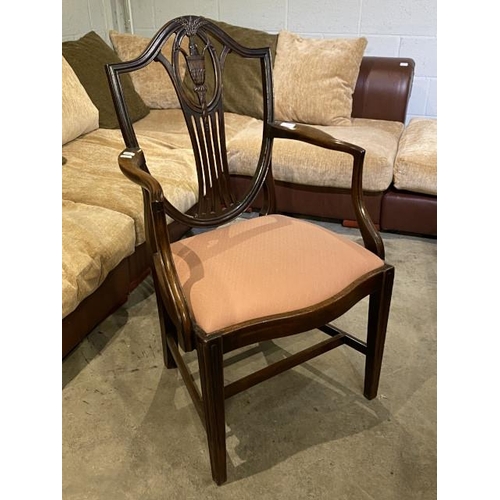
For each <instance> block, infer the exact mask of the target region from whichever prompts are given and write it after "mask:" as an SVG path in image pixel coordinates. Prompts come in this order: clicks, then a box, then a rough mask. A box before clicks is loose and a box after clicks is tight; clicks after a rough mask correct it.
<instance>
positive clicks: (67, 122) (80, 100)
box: [62, 57, 99, 145]
mask: <svg viewBox="0 0 500 500" xmlns="http://www.w3.org/2000/svg"><path fill="white" fill-rule="evenodd" d="M98 127H99V111H98V110H97V108H96V107H95V106H94V103H93V102H92V101H91V99H90V97H89V96H88V94H87V92H86V91H85V89H84V88H83V85H82V84H81V83H80V80H78V77H77V76H76V74H75V72H74V71H73V69H72V68H71V66H70V65H69V64H68V61H66V59H64V57H63V58H62V143H63V145H64V144H66V143H67V142H69V141H72V140H73V139H76V138H77V137H78V136H80V135H82V134H86V133H87V132H92V130H95V129H96V128H98Z"/></svg>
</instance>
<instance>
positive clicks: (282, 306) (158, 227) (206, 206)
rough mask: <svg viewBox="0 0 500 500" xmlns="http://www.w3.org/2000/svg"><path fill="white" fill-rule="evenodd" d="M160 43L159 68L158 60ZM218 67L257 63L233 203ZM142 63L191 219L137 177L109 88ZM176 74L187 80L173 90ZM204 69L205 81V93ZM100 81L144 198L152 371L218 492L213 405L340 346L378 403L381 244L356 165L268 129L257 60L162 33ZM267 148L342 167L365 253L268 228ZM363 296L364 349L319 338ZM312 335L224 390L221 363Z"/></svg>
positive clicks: (218, 415) (355, 153)
mask: <svg viewBox="0 0 500 500" xmlns="http://www.w3.org/2000/svg"><path fill="white" fill-rule="evenodd" d="M186 37H187V39H188V41H189V49H188V50H186V49H185V48H184V47H186V44H185V43H184V44H183V40H185V38H186ZM169 39H173V44H172V49H171V58H167V57H165V55H164V54H163V53H162V51H161V50H162V48H163V46H164V45H165V43H166V42H167V40H169ZM214 40H215V41H216V42H217V44H214V43H213V41H214ZM215 45H217V46H218V47H221V48H220V49H219V50H217V49H216V48H215ZM229 53H235V54H238V55H239V56H241V57H243V58H251V59H257V60H258V61H260V67H261V71H262V84H263V104H264V117H263V136H262V147H261V152H260V158H259V161H258V165H257V166H256V170H255V174H254V176H253V182H252V185H251V187H250V188H249V189H248V191H247V193H246V194H245V195H244V196H243V197H241V198H240V199H237V198H236V197H235V196H234V194H233V192H232V190H231V180H230V177H229V172H228V162H227V154H226V143H225V136H224V112H223V104H222V93H223V85H222V74H223V71H224V63H225V61H226V56H227V55H228V54H229ZM153 61H159V62H160V63H161V64H162V65H163V67H164V68H165V70H166V71H167V73H168V74H169V76H170V78H171V81H172V83H173V85H174V87H175V90H176V93H177V95H178V98H179V101H180V106H181V109H182V111H183V113H184V117H185V121H186V125H187V128H188V131H189V134H190V137H191V142H192V147H193V151H194V157H195V161H196V168H197V173H198V184H199V193H198V203H197V205H196V206H195V207H194V209H192V210H191V211H189V212H187V213H182V212H180V211H179V210H177V209H176V208H175V207H174V206H173V205H172V204H171V203H170V202H169V201H168V200H167V199H166V198H165V196H164V191H163V189H162V186H161V185H160V183H159V182H158V181H157V179H156V178H155V177H153V176H152V175H151V174H150V172H149V169H148V167H147V162H146V154H147V151H146V152H145V151H143V150H142V149H141V147H140V145H139V143H138V141H137V137H136V135H135V132H134V129H133V125H132V122H131V120H130V118H129V116H128V113H127V107H126V102H125V99H124V95H123V93H122V88H121V85H120V75H122V74H126V73H129V72H131V71H135V70H139V69H141V68H144V67H145V66H146V65H148V64H150V63H151V62H153ZM181 61H182V63H183V64H185V65H186V67H187V72H188V73H189V77H190V78H189V77H188V78H187V79H186V78H183V77H182V76H181V72H180V70H179V66H180V64H181ZM207 65H210V66H211V67H212V68H213V69H212V70H211V72H212V73H211V74H212V76H213V81H212V83H211V84H210V85H207V83H206V81H205V77H206V74H207V71H206V66H207ZM106 69H107V74H108V79H109V84H110V88H111V92H112V96H113V99H114V103H115V107H116V112H117V115H118V118H119V122H120V127H121V131H122V134H123V139H124V142H125V146H126V149H124V151H123V152H122V153H121V154H120V155H119V158H118V163H119V167H120V169H121V170H122V172H123V173H124V175H125V176H127V177H128V178H129V179H130V180H131V181H133V182H135V183H137V184H138V185H139V186H141V188H142V192H143V200H144V217H145V225H146V233H147V234H146V237H147V242H148V246H149V249H150V256H151V265H152V273H153V278H154V284H155V292H156V298H157V304H158V313H159V319H160V325H161V336H162V344H163V349H164V360H165V365H166V367H167V368H175V367H177V368H178V369H179V371H180V373H181V375H182V378H183V380H184V382H185V384H186V386H187V389H188V391H189V393H190V395H191V397H192V400H193V403H194V406H195V408H196V410H197V412H198V413H199V415H200V417H201V421H202V423H203V425H204V427H205V429H206V433H207V438H208V447H209V452H210V463H211V468H212V477H213V479H214V481H215V482H216V483H217V484H219V485H220V484H222V483H223V482H225V481H226V479H227V472H226V435H225V416H224V404H225V403H224V401H225V399H226V398H230V397H231V396H233V395H235V394H237V393H239V392H241V391H243V390H245V389H247V388H249V387H251V386H253V385H254V384H257V383H259V382H261V381H263V380H265V379H267V378H269V377H271V376H273V375H276V374H278V373H281V372H283V371H285V370H287V369H289V368H292V367H294V366H296V365H298V364H300V363H303V362H305V361H307V360H309V359H311V358H313V357H315V356H318V355H319V354H322V353H325V352H327V351H329V350H331V349H333V348H336V347H338V346H341V345H347V346H349V347H351V348H354V349H355V350H356V351H359V352H360V353H361V354H364V355H365V356H366V364H365V381H364V396H365V397H366V398H368V399H373V398H375V396H376V395H377V390H378V385H379V378H380V371H381V364H382V355H383V350H384V342H385V336H386V328H387V321H388V315H389V307H390V300H391V294H392V284H393V276H394V268H393V267H392V266H391V265H389V264H387V263H385V262H384V245H383V242H382V239H381V237H380V235H379V233H378V232H377V230H376V228H375V226H374V224H373V223H372V221H371V219H370V218H369V215H368V214H367V211H366V209H365V207H364V203H363V193H362V182H361V181H362V174H363V159H364V154H365V151H364V150H363V149H362V148H360V147H358V146H355V145H352V144H348V143H345V142H342V141H339V140H337V139H335V138H333V137H331V136H330V135H328V134H326V133H323V132H320V131H319V130H317V129H314V128H312V127H307V126H304V125H299V124H294V123H283V122H277V121H275V120H274V112H273V84H272V65H271V55H270V50H269V49H268V48H260V49H249V48H245V47H243V46H241V45H240V44H238V43H237V42H236V41H235V40H234V39H232V38H230V37H229V36H228V35H227V34H225V32H223V31H222V30H221V29H220V28H219V27H217V26H216V25H215V24H213V23H211V22H210V21H209V20H207V19H204V18H201V17H194V16H186V17H179V18H176V19H174V20H172V21H170V22H168V23H167V24H165V25H164V26H163V27H162V28H161V29H160V30H159V31H158V33H157V34H156V35H155V36H154V37H153V38H152V40H151V42H150V43H149V45H148V47H147V48H146V49H145V51H144V52H143V53H142V54H141V55H140V56H139V57H137V58H136V59H134V60H132V61H128V62H123V63H117V64H111V65H108V66H107V68H106ZM186 82H187V83H186ZM188 85H190V87H191V88H187V86H188ZM276 138H280V139H289V140H300V141H305V142H307V143H311V144H314V145H317V146H318V147H324V148H329V149H332V150H336V151H341V152H343V153H345V154H346V155H350V156H351V157H352V161H353V170H352V202H353V206H354V209H355V213H356V217H357V222H358V225H359V228H360V232H361V235H362V238H363V242H364V247H363V246H361V245H359V244H357V243H355V242H353V241H351V240H348V239H347V238H345V237H343V236H340V235H337V234H335V233H334V232H331V231H329V230H327V229H325V228H322V227H320V226H318V225H316V224H313V223H309V222H306V221H303V220H299V219H296V218H292V217H289V216H285V215H276V214H274V207H275V200H274V184H273V177H272V168H271V158H272V149H273V141H274V139H276ZM168 154H169V153H168V151H165V155H166V157H168ZM260 191H262V192H263V193H264V198H265V207H264V208H263V209H262V210H261V212H260V214H259V216H258V217H254V218H250V219H245V218H241V217H240V216H241V215H242V214H243V213H244V212H245V211H246V210H247V209H248V208H249V207H250V206H251V204H252V202H253V200H254V199H255V197H256V196H257V194H258V193H259V192H260ZM167 216H169V217H171V218H172V219H173V220H177V221H179V222H180V223H183V224H185V225H188V226H190V227H193V228H213V229H211V230H209V231H203V232H198V233H197V234H195V235H194V236H191V237H188V238H185V239H181V240H179V241H177V242H173V243H171V242H170V240H169V233H168V229H167V220H166V217H167ZM240 219H242V220H241V221H240ZM235 220H237V222H236V223H235V224H227V223H229V222H231V221H235ZM367 296H369V310H368V322H367V323H368V325H367V337H366V339H367V340H366V342H364V341H362V340H360V339H358V338H356V337H354V336H353V335H351V334H349V333H347V332H345V331H342V330H340V329H338V328H336V327H335V326H333V325H331V324H330V322H332V321H333V320H335V319H336V318H338V317H339V316H341V315H343V314H344V313H345V312H346V311H348V310H349V309H350V308H351V307H352V306H354V305H355V304H356V303H358V302H359V301H360V300H361V299H363V298H365V297H367ZM316 328H317V329H319V330H321V331H322V332H324V333H325V334H326V339H325V340H324V341H323V342H321V343H319V344H317V345H315V346H312V347H309V348H307V349H306V350H304V351H302V352H301V353H297V354H294V355H291V356H290V357H288V358H286V359H283V360H280V361H279V362H277V363H274V364H272V365H270V366H267V367H265V368H263V369H261V370H259V371H257V372H255V373H253V374H251V375H248V376H246V377H244V378H242V379H240V380H238V381H235V382H233V383H230V384H228V385H226V386H224V377H223V355H224V354H226V353H228V352H230V351H233V350H235V349H238V348H241V347H243V346H247V345H250V344H254V343H258V342H261V341H264V340H269V339H275V338H279V337H284V336H289V335H294V334H298V333H301V332H306V331H309V330H312V329H316ZM194 349H196V350H197V358H198V363H199V375H200V386H201V391H200V389H199V387H198V385H197V384H196V383H195V381H194V378H193V376H192V374H191V373H190V372H189V370H188V368H187V365H186V363H185V362H184V359H183V353H186V352H188V351H192V350H194Z"/></svg>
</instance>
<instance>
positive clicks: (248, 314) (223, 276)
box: [172, 215, 384, 333]
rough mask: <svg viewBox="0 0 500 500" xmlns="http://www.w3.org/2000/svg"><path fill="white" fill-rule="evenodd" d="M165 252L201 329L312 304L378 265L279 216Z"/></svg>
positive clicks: (349, 245)
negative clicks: (170, 252) (173, 264)
mask: <svg viewBox="0 0 500 500" xmlns="http://www.w3.org/2000/svg"><path fill="white" fill-rule="evenodd" d="M172 253H173V255H174V260H175V264H176V268H177V273H178V275H179V279H180V282H181V285H182V288H183V291H184V293H185V295H186V298H187V300H188V301H189V303H190V306H191V310H192V311H193V313H194V316H195V320H196V323H197V324H198V325H199V326H200V327H201V328H202V329H203V330H204V331H205V333H214V332H217V331H219V330H223V329H224V328H228V327H234V325H236V324H239V323H243V322H245V321H251V320H252V319H254V320H255V319H256V318H257V319H258V320H259V321H262V318H264V317H266V316H272V315H275V314H283V313H288V312H292V311H298V310H300V309H304V308H306V307H311V306H314V305H316V304H319V303H321V302H323V301H325V300H327V299H330V298H331V297H334V296H335V295H337V294H339V293H340V292H342V291H343V290H344V289H345V288H347V287H348V286H349V285H351V284H352V283H353V282H355V281H356V280H357V279H358V278H360V277H361V276H363V275H364V274H366V273H369V272H370V271H373V270H375V269H377V268H380V267H382V266H383V265H384V262H383V260H382V259H380V258H379V257H377V256H376V255H375V254H373V253H372V252H370V251H368V250H366V249H365V248H364V247H362V246H360V245H358V244H357V243H355V242H352V241H350V240H349V239H347V238H345V237H343V236H341V235H338V234H335V233H333V232H331V231H328V230H327V229H324V228H322V227H320V226H317V225H315V224H312V223H309V222H305V221H301V220H298V219H292V218H289V217H284V216H280V215H268V216H264V217H258V218H254V219H250V220H244V221H242V222H238V223H233V224H231V225H228V226H224V227H222V228H219V229H216V230H214V231H210V232H207V233H203V234H199V235H196V236H194V237H191V238H187V239H184V240H181V241H178V242H176V243H173V244H172ZM214 313H216V314H214Z"/></svg>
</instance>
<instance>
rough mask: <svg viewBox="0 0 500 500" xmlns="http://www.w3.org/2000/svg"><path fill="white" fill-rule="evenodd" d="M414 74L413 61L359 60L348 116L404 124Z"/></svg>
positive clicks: (369, 58)
mask: <svg viewBox="0 0 500 500" xmlns="http://www.w3.org/2000/svg"><path fill="white" fill-rule="evenodd" d="M414 71H415V61H413V59H408V58H403V57H368V56H365V57H363V60H362V62H361V67H360V70H359V76H358V80H357V82H356V88H355V90H354V95H353V105H352V117H353V118H371V119H374V120H390V121H397V122H402V123H405V121H406V112H407V109H408V101H409V100H410V93H411V86H412V83H413V74H414Z"/></svg>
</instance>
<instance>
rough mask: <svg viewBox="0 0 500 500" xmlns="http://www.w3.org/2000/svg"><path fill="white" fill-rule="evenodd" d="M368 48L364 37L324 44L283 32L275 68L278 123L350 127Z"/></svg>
mask: <svg viewBox="0 0 500 500" xmlns="http://www.w3.org/2000/svg"><path fill="white" fill-rule="evenodd" d="M366 45H367V40H366V38H350V39H333V40H324V39H321V40H320V39H312V38H302V37H300V36H299V35H296V34H294V33H290V32H289V31H286V30H282V31H280V33H279V36H278V45H277V47H276V62H275V63H274V94H275V102H274V109H275V117H276V119H277V120H283V121H294V122H300V123H308V124H312V125H337V124H342V122H344V123H347V121H348V119H349V118H351V112H352V94H353V92H354V88H355V86H356V81H357V79H358V74H359V68H360V65H361V60H362V58H363V54H364V51H365V48H366Z"/></svg>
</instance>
